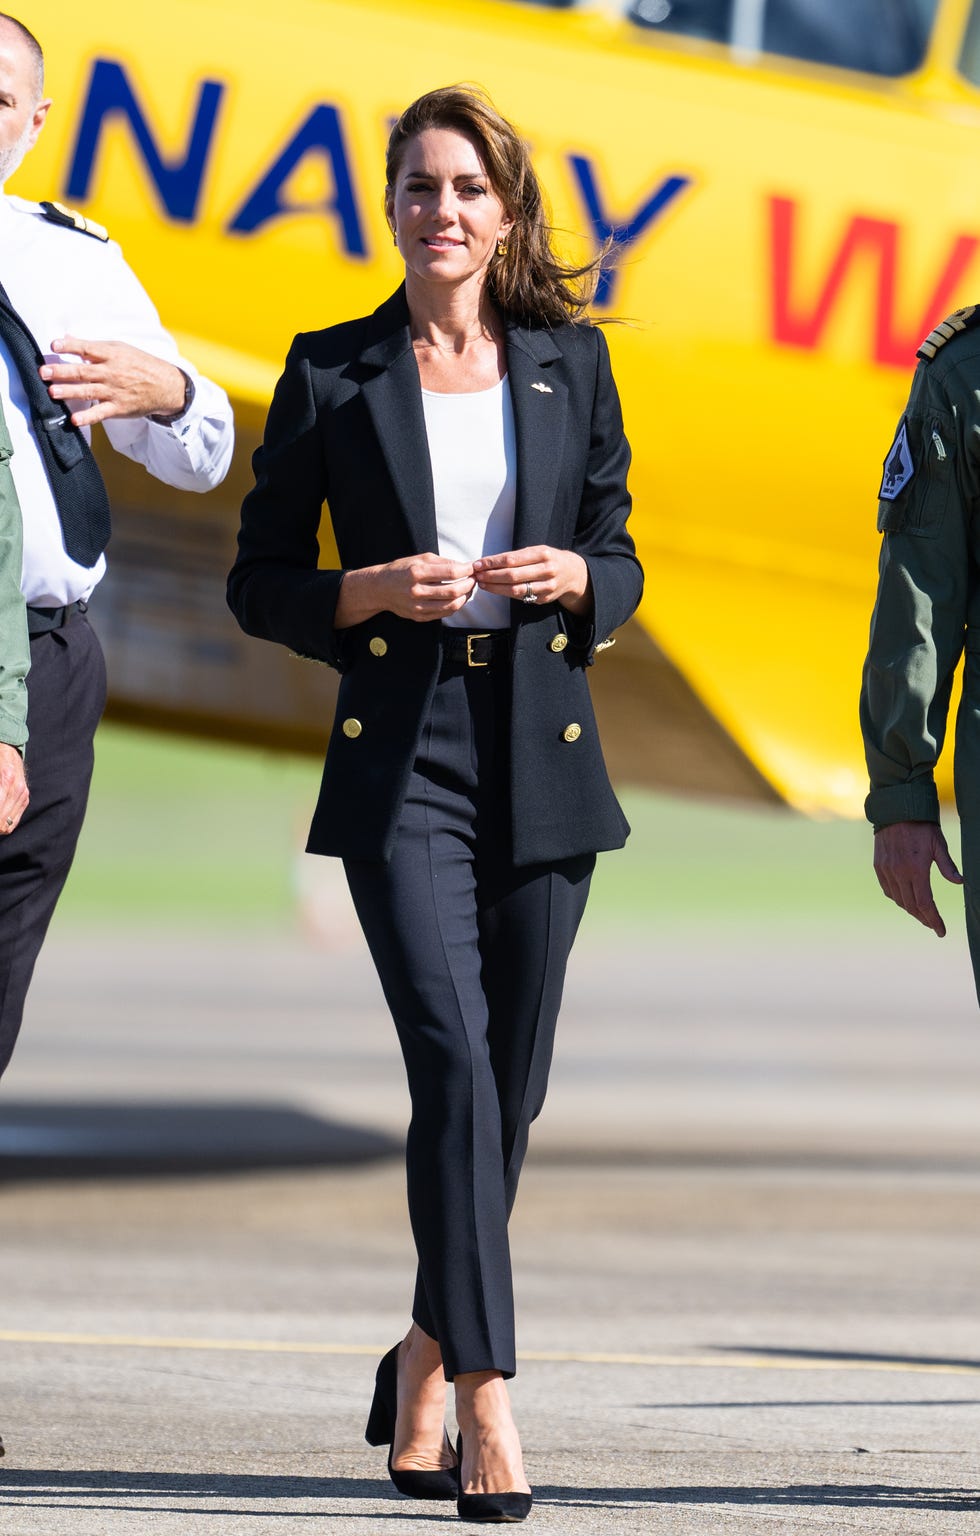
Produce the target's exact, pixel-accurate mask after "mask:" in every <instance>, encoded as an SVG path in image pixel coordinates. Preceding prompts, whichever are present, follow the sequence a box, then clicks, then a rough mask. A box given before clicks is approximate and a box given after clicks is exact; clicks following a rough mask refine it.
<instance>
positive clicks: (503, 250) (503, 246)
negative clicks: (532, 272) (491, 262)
mask: <svg viewBox="0 0 980 1536" xmlns="http://www.w3.org/2000/svg"><path fill="white" fill-rule="evenodd" d="M497 255H498V256H506V255H507V242H506V241H505V240H498V241H497Z"/></svg>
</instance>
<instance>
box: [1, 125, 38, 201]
mask: <svg viewBox="0 0 980 1536" xmlns="http://www.w3.org/2000/svg"><path fill="white" fill-rule="evenodd" d="M33 131H34V124H33V123H28V125H27V127H26V128H25V129H24V132H23V133H22V134H21V136H20V138H19V139H18V140H17V142H16V144H10V145H8V147H7V148H6V149H0V187H2V186H3V184H4V182H5V181H6V180H7V177H8V176H12V175H13V174H14V172H15V171H16V170H17V168H18V167H19V165H20V162H21V161H22V160H23V158H24V156H25V155H26V154H27V151H28V150H29V149H30V147H31V144H30V139H31V134H32V132H33Z"/></svg>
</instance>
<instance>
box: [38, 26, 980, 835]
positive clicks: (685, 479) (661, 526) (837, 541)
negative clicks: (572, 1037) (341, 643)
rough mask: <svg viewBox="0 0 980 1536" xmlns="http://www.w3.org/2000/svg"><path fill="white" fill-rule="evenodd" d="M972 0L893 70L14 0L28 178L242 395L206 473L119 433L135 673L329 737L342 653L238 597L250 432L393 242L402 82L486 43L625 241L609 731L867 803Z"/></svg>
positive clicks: (368, 298) (749, 778)
mask: <svg viewBox="0 0 980 1536" xmlns="http://www.w3.org/2000/svg"><path fill="white" fill-rule="evenodd" d="M966 13H967V5H966V0H945V3H943V4H941V6H940V11H939V17H938V20H937V24H936V27H935V29H934V33H933V40H932V45H931V49H930V53H929V56H928V58H927V60H926V63H925V66H924V67H923V69H922V70H921V71H920V72H919V73H917V74H916V75H915V76H912V77H908V78H905V79H902V80H898V81H895V80H880V79H874V78H871V77H868V76H858V75H849V74H847V73H846V72H844V71H833V70H826V69H822V70H821V69H817V68H815V67H807V66H805V65H803V64H795V63H791V62H789V61H779V60H774V59H771V58H768V59H763V60H761V61H758V62H756V63H752V64H747V63H744V62H741V63H740V62H735V61H733V59H732V58H730V57H729V56H728V55H727V53H725V52H724V51H723V50H722V49H720V48H714V47H711V46H709V45H697V44H693V43H685V42H683V41H681V40H679V39H675V40H674V41H673V42H671V41H670V40H669V39H667V38H664V37H661V36H659V35H658V36H657V37H656V38H653V37H651V36H650V35H649V34H646V33H644V32H643V31H641V30H638V29H637V28H635V27H631V26H630V25H629V24H628V23H627V22H626V21H625V20H617V19H615V18H613V17H612V16H611V15H610V14H609V13H596V14H585V13H560V12H548V11H539V10H535V9H532V8H525V7H520V6H516V5H504V4H500V3H493V0H413V3H396V0H367V3H361V4H357V3H352V0H348V3H345V0H279V3H278V4H277V5H275V6H268V5H265V4H258V3H255V0H235V3H234V4H232V3H230V0H171V3H170V4H169V5H168V6H166V7H165V8H160V7H147V8H145V9H144V8H136V7H133V6H132V5H130V4H127V3H123V0H93V3H91V4H89V5H88V6H85V7H73V8H64V9H62V8H59V9H58V14H57V16H55V15H54V14H53V13H52V11H51V9H50V7H47V6H42V5H41V4H39V3H25V4H23V5H22V6H21V7H20V10H19V12H18V14H19V15H20V17H21V18H22V19H23V20H24V22H25V23H26V24H27V25H28V26H30V27H31V28H32V30H34V31H36V33H37V35H38V37H39V38H40V40H41V42H42V44H43V45H44V47H45V49H46V53H47V59H48V86H49V91H50V94H51V95H52V96H53V97H54V101H55V107H54V109H53V110H52V113H51V115H50V117H49V120H48V124H47V126H46V128H45V131H44V133H43V135H42V138H41V140H40V142H39V144H38V146H37V148H36V149H35V150H34V151H33V152H32V154H31V155H30V157H29V158H28V160H27V162H26V163H25V165H24V167H23V169H22V170H21V171H20V172H19V173H18V174H17V176H16V178H15V179H14V180H13V181H12V183H11V185H10V189H9V190H10V191H12V192H15V193H20V194H22V195H24V196H34V197H39V198H40V197H56V198H60V199H61V200H62V201H64V202H67V203H70V204H73V205H75V206H77V207H79V208H80V209H82V210H83V211H84V212H86V213H89V214H91V215H92V216H93V217H94V218H97V219H98V220H99V221H101V222H102V223H104V224H106V225H108V227H109V229H110V232H111V234H112V235H113V237H114V238H116V239H118V240H119V241H120V242H121V243H122V245H123V248H124V250H125V252H126V254H127V256H128V258H129V260H130V261H131V263H132V265H133V266H134V267H135V269H136V271H137V272H138V273H139V275H140V277H141V278H142V279H143V281H144V283H145V284H146V286H147V288H148V290H149V291H150V293H151V294H152V295H153V297H154V300H155V301H156V303H157V305H158V307H159V309H160V311H161V313H162V315H163V317H164V320H165V321H166V323H167V324H168V325H169V326H170V328H171V329H173V330H174V331H175V333H176V334H177V336H178V340H179V342H180V344H181V347H182V349H183V350H184V351H185V352H186V353H187V354H188V355H189V356H190V357H192V358H193V359H194V360H195V361H196V362H197V363H198V364H199V365H200V366H201V367H202V369H204V370H205V371H206V372H209V373H210V374H212V375H213V376H214V377H216V378H217V379H218V380H219V381H220V382H221V383H223V384H224V385H225V386H226V387H227V389H228V390H229V393H230V394H231V395H232V397H233V400H234V402H235V405H236V411H237V413H238V416H239V420H240V437H241V440H242V447H243V451H242V454H241V455H240V457H239V460H238V463H237V466H236V469H235V471H234V472H233V475H232V477H231V482H230V485H229V487H228V489H227V491H226V492H224V493H219V494H218V495H217V496H215V497H209V498H203V499H199V498H183V497H179V496H177V495H176V494H174V493H171V492H169V491H165V490H162V489H161V488H159V487H155V486H153V485H152V484H151V482H149V480H148V479H147V478H146V477H145V476H140V475H139V474H138V473H137V472H135V471H131V470H130V469H128V468H127V467H126V466H123V467H122V468H121V469H119V468H118V466H113V467H112V474H113V481H114V492H115V501H116V504H117V508H118V516H117V531H116V535H115V537H114V542H113V546H112V549H111V551H110V558H111V564H112V575H111V576H110V578H108V579H107V583H106V595H105V608H104V613H105V619H104V623H105V627H106V630H107V637H108V639H109V642H110V647H111V650H112V661H113V675H114V683H113V688H114V697H115V700H116V704H117V706H118V707H119V708H121V709H122V710H123V711H125V712H128V713H129V714H130V715H133V716H137V717H139V716H143V717H146V718H158V719H163V720H167V721H170V722H171V723H175V724H184V725H188V724H189V725H191V726H192V727H196V728H217V729H227V730H232V729H235V730H239V731H243V732H246V733H248V734H249V735H250V736H251V737H253V738H255V737H260V738H264V739H269V740H279V741H283V742H297V743H298V742H305V741H308V740H310V739H311V738H316V739H318V740H320V739H322V737H323V735H324V733H325V729H326V724H327V720H328V716H329V710H330V701H331V693H330V688H329V686H328V684H327V683H326V681H325V680H324V679H323V678H321V677H320V676H318V675H313V676H312V678H311V677H310V676H309V675H308V673H312V671H313V669H303V668H301V667H300V666H299V665H298V664H297V663H295V662H290V661H289V660H288V658H285V657H278V656H275V655H274V654H272V653H271V652H270V653H269V655H268V656H267V655H265V652H269V648H268V647H266V648H262V647H258V646H255V645H254V644H252V643H251V642H248V641H246V640H244V639H242V638H241V637H239V636H238V635H237V634H236V632H235V631H234V627H233V625H232V621H231V619H230V617H229V616H228V615H227V614H226V613H225V611H224V608H223V599H222V596H221V589H222V578H223V573H224V570H225V568H226V567H227V564H228V562H229V560H230V558H231V554H232V551H233V528H234V521H235V518H236V515H237V511H236V509H237V501H238V499H239V496H240V493H241V491H242V490H243V488H244V487H245V486H246V485H247V483H248V470H247V463H246V458H247V451H248V450H250V449H251V447H253V446H254V443H255V441H256V440H257V438H258V435H259V434H260V431H261V423H262V419H263V416H264V411H265V407H266V405H267V403H268V400H269V397H270V394H271V391H272V388H273V385H274V383H275V380H276V377H277V375H278V372H279V369H280V366H281V362H282V359H283V357H284V355H285V352H286V350H287V348H288V345H289V342H290V340H291V337H292V336H293V334H294V333H295V332H296V331H298V330H309V329H312V328H315V327H319V326H323V325H328V324H331V323H333V322H334V321H337V320H340V319H343V318H346V317H349V316H351V315H355V314H360V313H364V312H366V311H368V310H370V309H372V308H374V307H375V305H376V304H377V303H379V302H380V300H381V299H382V298H384V297H385V296H386V295H387V294H388V293H389V292H390V291H391V290H392V289H393V288H394V287H395V286H396V285H397V283H398V282H399V280H400V275H401V273H400V264H399V260H398V255H397V252H396V251H394V250H393V248H392V244H391V238H390V234H389V232H388V229H387V225H386V223H385V219H384V216H383V211H382V190H383V155H384V145H385V141H386V138H387V132H388V127H389V124H390V121H391V119H392V117H393V116H395V115H396V114H397V113H398V111H399V110H400V109H401V108H402V107H403V106H404V105H405V104H406V103H407V102H408V101H409V100H411V99H412V97H414V96H415V95H417V94H419V93H420V92H422V91H424V90H426V89H429V88H430V87H432V86H434V85H439V84H446V83H449V82H452V81H457V80H470V81H475V82H477V83H479V84H480V85H482V86H484V87H485V88H486V89H487V90H488V91H489V92H490V94H491V95H492V97H493V98H494V100H495V102H496V104H497V105H498V106H499V108H500V109H501V110H502V111H503V112H504V113H505V114H506V115H508V116H509V117H511V118H512V119H514V120H515V121H516V122H517V123H518V124H520V125H521V127H522V129H523V131H524V132H525V134H526V136H527V137H528V138H529V140H530V141H531V143H532V145H533V148H534V152H535V160H536V164H537V166H538V169H539V171H540V173H541V176H542V178H543V180H544V183H545V185H546V187H547V189H548V191H549V195H550V198H551V201H552V205H553V213H554V220H555V224H556V226H557V227H558V228H560V229H562V230H565V231H575V232H576V233H575V234H569V235H568V236H567V238H566V239H565V248H566V250H567V252H568V253H569V254H570V255H572V256H584V255H586V254H588V253H590V252H591V251H592V250H594V249H595V247H596V245H597V243H599V242H600V241H601V240H603V239H604V238H605V237H606V236H607V235H609V234H613V236H614V238H615V239H616V241H617V244H618V250H619V258H620V259H619V260H618V262H617V263H616V265H615V266H614V267H613V268H612V269H611V270H610V272H609V274H608V276H607V279H606V281H605V284H604V288H603V290H602V293H601V295H600V300H599V303H598V304H597V307H596V315H597V317H600V318H601V317H603V316H607V317H616V318H617V319H618V320H619V321H621V322H622V323H620V324H617V325H615V326H611V327H610V328H609V331H608V336H609V340H610V346H611V348H612V351H613V359H614V366H615V370H616V376H617V379H618V381H619V385H620V389H621V393H622V396H623V402H624V409H625V414H626V422H627V430H628V432H629V435H630V438H631V441H632V444H633V449H634V470H633V477H632V489H633V495H634V502H635V511H634V516H633V520H632V524H631V527H632V530H633V533H634V536H635V538H636V541H637V545H638V548H639V552H640V555H641V558H642V559H643V562H644V565H645V566H646V569H647V588H646V594H645V597H644V600H643V606H642V609H641V611H640V615H639V624H640V630H639V631H637V632H636V633H635V634H634V635H633V636H632V638H630V637H629V636H627V637H624V641H623V643H622V645H621V648H620V650H619V651H613V652H611V653H609V655H608V656H607V657H603V658H602V660H601V661H600V664H599V665H598V666H597V667H596V669H595V677H596V682H597V691H598V693H599V695H600V704H602V705H603V708H604V711H605V713H606V714H607V715H608V716H609V719H610V723H611V730H612V735H613V737H614V753H613V757H614V766H615V767H617V768H618V771H619V772H620V775H621V776H624V775H625V776H627V777H632V778H634V779H640V780H644V779H645V780H647V781H650V780H654V781H656V782H662V783H675V784H677V783H679V784H682V785H686V786H688V787H695V788H696V787H703V788H710V789H712V790H715V791H722V792H724V791H728V792H730V793H739V792H741V793H746V792H753V791H754V792H758V793H763V794H765V793H775V795H777V796H779V797H782V798H784V799H786V800H787V801H789V802H790V803H792V804H794V805H797V806H800V807H802V808H806V809H810V810H832V811H836V812H843V813H850V814H854V813H857V812H859V810H860V804H861V799H862V797H863V792H864V770H863V764H862V758H861V751H860V741H859V737H858V732H857V725H856V694H857V688H858V679H859V671H860V663H861V658H862V655H863V651H864V647H865V643H866V637H867V624H868V618H869V614H870V607H871V602H872V598H873V591H874V574H875V558H876V546H877V535H876V533H875V493H876V489H877V483H878V478H879V472H880V471H879V466H880V461H881V459H882V457H883V455H884V453H885V451H886V449H887V448H888V445H889V443H890V441H891V437H892V432H893V427H894V423H895V420H896V418H897V417H898V415H899V413H900V411H901V408H902V404H903V401H904V399H905V396H906V393H907V390H908V382H909V375H910V372H911V369H912V367H913V365H914V353H915V348H916V346H917V344H918V342H919V341H920V339H921V338H922V336H923V335H924V334H925V333H926V332H927V331H928V330H929V329H930V328H931V327H932V325H933V324H935V323H936V321H937V320H939V319H940V318H942V316H943V314H944V313H946V312H948V311H949V310H951V309H953V308H955V307H956V306H957V305H959V304H962V303H966V302H971V301H974V300H977V299H978V298H980V178H978V176H977V174H976V164H977V157H978V151H980V92H978V91H977V90H976V89H975V88H974V87H972V86H970V85H968V84H967V83H966V82H965V81H964V80H962V79H961V78H960V77H959V76H958V75H957V73H956V56H957V48H958V46H959V39H960V35H961V33H962V29H963V26H964V24H965V20H966ZM40 339H41V341H42V343H43V344H44V343H47V342H48V341H49V340H50V338H40ZM107 467H108V466H107ZM323 558H324V559H325V560H328V559H329V558H330V552H329V548H325V549H324V555H323ZM624 653H625V654H624ZM620 657H622V660H620ZM617 666H618V667H619V669H620V670H619V671H618V672H617ZM692 695H693V697H692ZM603 700H604V701H605V702H603ZM675 727H676V730H677V732H678V733H679V734H678V735H676V736H675V735H674V734H672V733H673V732H674V730H675ZM678 742H681V745H682V746H683V755H682V756H681V757H680V758H679V757H678V752H677V751H675V750H674V747H676V746H677V743H678ZM665 743H666V746H667V747H668V748H670V750H667V749H666V748H665ZM733 744H734V745H733ZM736 749H737V750H736ZM679 750H680V748H678V751H679Z"/></svg>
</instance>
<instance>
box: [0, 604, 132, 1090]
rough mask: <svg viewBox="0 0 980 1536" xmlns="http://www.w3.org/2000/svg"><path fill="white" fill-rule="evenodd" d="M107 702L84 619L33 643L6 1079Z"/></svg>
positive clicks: (9, 900)
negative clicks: (26, 800) (27, 801)
mask: <svg viewBox="0 0 980 1536" xmlns="http://www.w3.org/2000/svg"><path fill="white" fill-rule="evenodd" d="M105 697H106V678H105V662H104V661H103V659H102V648H101V646H100V645H99V641H98V637H97V636H96V634H95V631H94V630H93V629H91V628H90V627H89V624H88V621H87V620H86V619H84V618H83V617H82V616H81V614H75V615H73V616H72V617H71V618H70V619H69V621H68V623H67V624H66V625H65V626H64V628H63V629H53V630H49V631H47V632H46V633H44V634H40V635H35V636H34V637H33V638H32V639H31V670H30V673H29V675H28V679H27V728H28V730H29V732H30V740H29V741H28V743H27V752H26V758H25V762H26V768H27V786H28V789H29V790H30V796H31V800H30V805H29V806H28V808H27V810H26V812H25V814H24V817H23V819H22V821H21V823H20V825H19V826H18V827H16V828H15V830H14V831H13V832H12V833H11V834H10V836H9V837H5V838H2V839H0V1075H2V1073H3V1072H4V1070H5V1068H6V1067H7V1065H8V1063H9V1061H10V1057H11V1054H12V1052H13V1049H14V1045H15V1043H16V1040H17V1035H18V1032H19V1030H20V1024H21V1018H22V1016H23V1012H24V1000H25V998H26V997H27V989H28V987H29V986H30V982H31V977H32V975H33V974H34V964H35V961H36V960H37V957H38V954H39V953H40V949H41V945H42V944H43V942H44V936H45V934H46V933H47V931H48V924H49V923H50V921H51V917H52V914H53V912H54V909H55V905H56V904H57V901H58V897H59V896H60V895H61V892H62V889H63V887H64V884H65V881H66V880H67V878H68V871H69V870H70V869H71V863H72V859H73V858H74V856H75V845H76V843H77V842H78V835H79V833H80V832H81V830H82V822H83V820H84V818H85V807H86V804H87V803H88V791H89V783H90V782H91V778H92V764H93V761H94V750H93V745H92V743H93V738H94V736H95V728H96V726H97V725H98V723H99V720H100V718H101V716H102V711H103V709H104V708H105Z"/></svg>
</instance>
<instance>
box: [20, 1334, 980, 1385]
mask: <svg viewBox="0 0 980 1536" xmlns="http://www.w3.org/2000/svg"><path fill="white" fill-rule="evenodd" d="M0 1344H71V1345H79V1346H81V1347H83V1348H87V1349H177V1350H180V1349H185V1350H223V1351H225V1352H227V1353H230V1354H253V1355H255V1354H260V1355H366V1356H372V1357H374V1358H375V1359H376V1358H378V1356H380V1355H383V1354H384V1353H385V1346H384V1345H383V1344H330V1343H322V1342H321V1343H317V1342H315V1341H312V1340H311V1341H309V1342H306V1343H298V1342H290V1341H289V1340H285V1339H183V1338H166V1337H159V1336H153V1335H143V1334H103V1333H29V1332H22V1331H20V1330H16V1329H9V1328H4V1329H0ZM517 1358H518V1360H523V1361H538V1362H545V1363H551V1364H566V1365H647V1366H650V1365H661V1366H663V1365H669V1366H681V1367H683V1366H691V1367H695V1368H699V1369H701V1368H707V1369H714V1370H729V1371H893V1372H894V1371H899V1372H904V1373H906V1374H908V1375H911V1376H980V1362H977V1363H976V1364H971V1363H970V1362H969V1361H961V1362H956V1361H941V1360H936V1361H929V1360H903V1359H902V1358H901V1357H896V1358H895V1359H893V1360H881V1359H878V1358H877V1357H876V1356H869V1357H868V1358H866V1359H861V1358H860V1357H859V1358H857V1359H855V1358H854V1357H853V1356H851V1355H821V1357H820V1358H819V1359H814V1358H813V1357H811V1356H809V1355H789V1354H787V1355H779V1356H772V1355H757V1354H752V1353H751V1351H745V1352H744V1353H741V1352H739V1351H738V1350H719V1352H718V1353H717V1354H716V1355H620V1354H604V1353H600V1352H584V1351H578V1350H576V1351H571V1350H569V1351H564V1350H542V1349H536V1350H535V1349H524V1350H518V1353H517Z"/></svg>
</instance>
